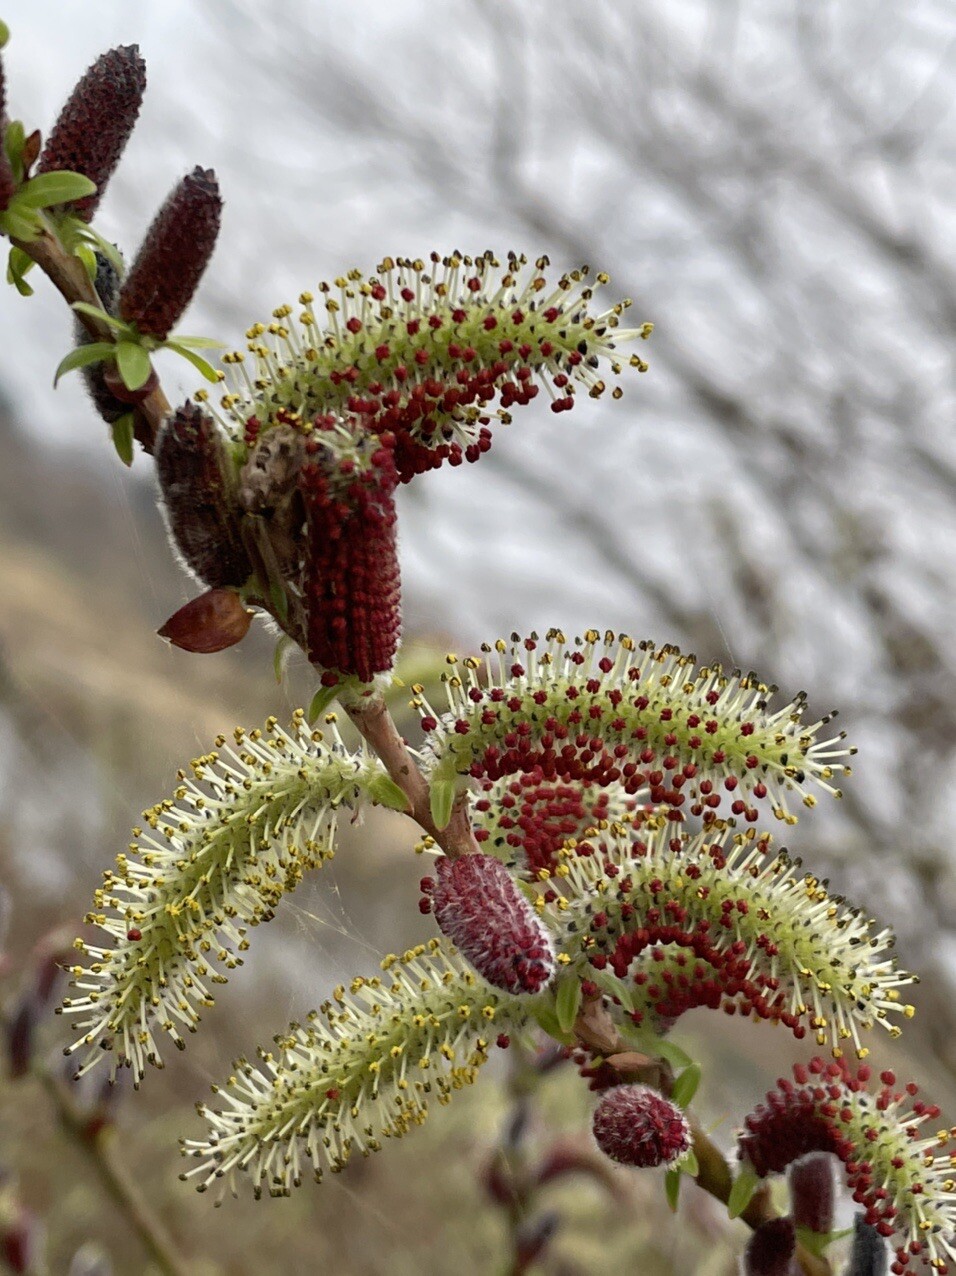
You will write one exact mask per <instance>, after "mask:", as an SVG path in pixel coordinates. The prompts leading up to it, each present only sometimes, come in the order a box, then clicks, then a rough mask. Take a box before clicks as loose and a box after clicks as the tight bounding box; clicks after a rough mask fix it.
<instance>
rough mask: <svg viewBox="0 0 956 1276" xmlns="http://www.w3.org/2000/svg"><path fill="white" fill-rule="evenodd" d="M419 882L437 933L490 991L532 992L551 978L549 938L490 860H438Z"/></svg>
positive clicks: (506, 876) (474, 857)
mask: <svg viewBox="0 0 956 1276" xmlns="http://www.w3.org/2000/svg"><path fill="white" fill-rule="evenodd" d="M436 873H437V877H438V880H437V882H436V881H434V880H433V879H432V878H430V877H426V878H423V879H422V890H423V892H424V893H425V894H426V895H428V896H430V899H431V907H432V909H433V911H434V913H435V920H436V921H437V922H438V925H439V928H440V929H441V931H442V933H443V934H445V935H447V936H448V938H449V939H450V940H451V941H452V943H454V944H455V945H456V947H457V948H458V949H460V951H461V952H462V954H463V955H464V956H465V957H466V958H467V960H468V961H469V962H471V964H472V966H474V968H475V970H477V971H478V973H479V974H480V975H483V976H484V978H485V979H487V981H488V983H490V984H491V985H493V987H495V988H502V989H504V991H505V992H510V993H522V992H524V993H536V992H539V991H540V990H541V989H542V988H543V987H544V985H545V984H546V983H547V982H548V981H549V980H550V978H551V976H552V975H553V974H554V968H555V959H554V949H553V947H552V945H551V939H550V936H549V935H548V932H547V931H546V930H545V928H544V926H543V925H542V923H541V921H540V919H539V918H538V916H537V915H536V914H535V912H534V909H533V908H532V907H531V905H530V904H529V903H528V901H527V900H526V899H525V897H524V896H523V895H522V893H521V891H520V890H519V889H518V887H517V885H516V884H515V881H514V879H513V878H512V876H511V874H510V873H509V872H508V870H507V869H506V868H505V866H504V865H503V864H502V863H501V861H500V860H497V859H495V858H494V856H492V855H463V856H462V857H461V858H460V859H456V860H451V859H444V858H443V859H439V860H438V862H437V865H436Z"/></svg>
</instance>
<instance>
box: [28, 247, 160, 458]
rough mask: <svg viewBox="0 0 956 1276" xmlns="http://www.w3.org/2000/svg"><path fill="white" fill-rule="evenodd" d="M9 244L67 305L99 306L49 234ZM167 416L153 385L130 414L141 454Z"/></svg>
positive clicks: (88, 320)
mask: <svg viewBox="0 0 956 1276" xmlns="http://www.w3.org/2000/svg"><path fill="white" fill-rule="evenodd" d="M10 242H11V243H12V244H13V245H14V246H15V247H17V248H20V249H22V250H23V252H25V253H26V254H27V256H28V257H30V258H31V259H32V260H33V261H35V262H36V264H37V265H38V266H39V267H40V269H41V270H42V271H43V273H44V274H45V275H46V277H47V278H48V279H49V280H50V282H51V283H52V284H53V285H54V287H56V288H57V289H59V291H60V292H61V293H62V294H63V296H64V297H65V298H66V300H67V302H69V304H70V305H72V304H73V303H74V302H75V301H85V302H86V303H87V304H88V305H90V306H99V305H100V299H99V297H98V296H97V293H96V289H95V288H94V287H93V283H92V281H91V280H90V277H89V275H88V274H87V273H86V267H85V266H84V265H83V263H82V262H81V261H80V259H79V258H78V257H73V256H71V254H70V253H68V252H67V251H66V249H65V248H64V247H63V245H62V244H61V243H60V241H59V240H58V239H57V237H56V235H55V234H54V233H53V231H52V230H48V229H47V230H44V231H43V233H42V234H41V235H40V236H39V237H38V238H37V239H31V240H22V239H11V241H10ZM75 313H76V314H77V318H78V319H79V320H80V322H81V323H82V324H83V326H84V328H86V330H87V332H88V333H89V334H90V336H91V337H93V339H94V340H96V341H112V340H113V338H114V334H113V332H112V331H111V329H110V328H109V327H108V325H107V324H105V323H103V322H102V321H101V320H99V319H97V318H96V317H95V315H88V314H82V313H79V312H75ZM169 412H170V406H169V400H168V399H167V398H166V396H165V394H164V393H163V389H162V386H161V385H159V383H158V382H157V384H156V386H155V388H154V389H153V390H151V391H150V392H149V394H147V395H146V397H145V398H144V399H143V400H142V401H141V402H139V403H137V405H136V411H135V413H134V420H135V434H136V438H137V440H138V441H139V442H140V443H141V444H142V446H143V449H144V451H146V452H149V453H152V451H153V448H154V446H155V443H156V436H157V435H158V434H159V430H160V427H161V426H162V424H163V422H164V421H165V420H166V417H167V416H169Z"/></svg>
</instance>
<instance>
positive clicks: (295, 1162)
mask: <svg viewBox="0 0 956 1276" xmlns="http://www.w3.org/2000/svg"><path fill="white" fill-rule="evenodd" d="M382 969H383V970H384V971H385V972H387V974H388V977H389V978H388V980H387V981H385V980H382V979H379V978H372V979H365V978H357V979H353V980H352V982H351V984H350V985H349V989H348V992H346V990H345V988H344V987H339V988H337V989H336V990H335V992H334V993H333V995H332V999H331V1001H329V1002H326V1004H325V1005H324V1006H322V1008H321V1010H320V1011H319V1012H317V1013H313V1014H311V1015H309V1018H308V1021H307V1023H306V1024H305V1025H300V1024H292V1025H291V1027H290V1028H289V1030H288V1032H287V1033H286V1034H284V1035H283V1036H282V1037H277V1038H276V1046H277V1049H276V1050H275V1051H260V1052H259V1063H258V1065H255V1064H251V1063H249V1062H248V1061H246V1060H244V1059H240V1060H239V1061H238V1062H237V1063H236V1065H235V1069H234V1073H233V1076H232V1077H231V1078H230V1080H229V1082H228V1084H227V1085H226V1086H225V1087H223V1088H222V1089H221V1090H218V1089H217V1093H218V1094H219V1095H220V1098H221V1100H222V1103H223V1106H222V1107H221V1108H220V1109H218V1110H217V1109H213V1108H210V1107H207V1106H203V1107H202V1108H200V1114H201V1115H202V1116H203V1117H205V1119H206V1121H207V1123H208V1126H209V1133H208V1135H207V1137H206V1138H205V1139H190V1140H186V1141H185V1143H184V1145H183V1152H184V1155H187V1156H191V1157H196V1158H197V1159H198V1160H199V1164H198V1165H197V1166H196V1167H195V1168H193V1169H192V1170H190V1171H188V1172H187V1173H186V1174H184V1175H183V1176H182V1177H183V1178H187V1179H188V1178H193V1177H197V1178H198V1179H199V1187H200V1190H204V1189H205V1188H207V1187H210V1186H212V1184H213V1183H214V1182H216V1180H221V1181H222V1182H223V1184H224V1185H225V1186H227V1187H228V1188H230V1189H231V1190H232V1191H233V1192H235V1190H236V1178H237V1175H238V1174H239V1173H240V1172H243V1171H244V1172H245V1173H247V1174H248V1175H249V1176H250V1177H251V1179H252V1181H253V1184H254V1189H255V1194H256V1196H260V1195H261V1194H262V1192H263V1190H266V1191H268V1192H269V1193H270V1194H271V1195H273V1196H287V1195H288V1194H289V1192H290V1191H291V1189H292V1188H293V1187H298V1186H299V1184H300V1183H301V1181H302V1176H303V1172H304V1171H305V1168H306V1166H307V1165H308V1164H309V1163H311V1166H312V1168H313V1169H314V1173H315V1178H316V1179H317V1180H321V1178H322V1176H323V1172H324V1170H325V1169H326V1168H329V1169H331V1170H332V1171H337V1170H340V1169H341V1168H342V1166H343V1165H345V1163H346V1162H347V1161H348V1160H349V1158H350V1157H351V1156H352V1154H353V1153H355V1152H360V1153H362V1154H367V1153H369V1152H374V1151H378V1150H379V1148H380V1147H381V1145H382V1140H383V1139H388V1138H400V1137H401V1136H402V1135H404V1134H407V1133H408V1131H409V1130H410V1129H412V1128H413V1127H414V1126H416V1125H421V1124H422V1122H423V1121H424V1120H425V1118H426V1116H427V1115H428V1108H429V1102H430V1100H436V1101H437V1102H438V1103H439V1104H446V1103H448V1102H449V1101H450V1099H451V1097H452V1095H453V1094H454V1092H455V1091H456V1090H460V1089H462V1088H463V1087H464V1086H466V1085H470V1084H471V1083H472V1082H473V1081H474V1080H475V1077H476V1074H477V1071H478V1069H479V1068H480V1067H481V1065H482V1064H483V1063H484V1062H485V1061H486V1060H487V1057H488V1046H489V1042H488V1038H487V1033H488V1032H489V1031H490V1030H491V1028H492V1025H493V1024H495V1023H498V1024H503V1025H505V1026H507V1024H508V1020H509V1017H510V1016H511V1015H513V1014H517V1015H518V1016H521V1013H522V1012H521V1009H520V1006H521V1003H520V1001H516V1000H515V999H513V998H510V997H507V996H506V995H504V994H503V993H501V992H499V991H497V990H495V989H492V988H490V987H489V985H488V984H487V983H485V981H484V980H483V979H481V978H480V977H479V976H477V975H476V974H474V973H473V972H472V970H471V969H470V968H469V967H468V966H467V965H466V963H465V962H464V961H463V960H462V958H461V957H460V956H459V955H458V954H457V953H456V952H455V950H454V949H453V948H452V947H451V946H450V945H447V944H445V943H443V942H442V941H440V940H432V941H431V942H430V943H429V944H427V945H424V946H419V947H417V948H413V949H411V950H409V951H408V952H406V953H405V954H403V955H402V956H401V957H396V956H391V957H387V958H386V959H385V960H384V961H383V963H382Z"/></svg>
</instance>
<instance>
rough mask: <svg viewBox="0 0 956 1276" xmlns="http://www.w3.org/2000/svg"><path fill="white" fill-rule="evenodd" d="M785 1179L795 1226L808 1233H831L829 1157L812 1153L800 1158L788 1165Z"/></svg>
mask: <svg viewBox="0 0 956 1276" xmlns="http://www.w3.org/2000/svg"><path fill="white" fill-rule="evenodd" d="M788 1178H789V1181H790V1213H791V1215H792V1216H793V1221H794V1223H796V1225H797V1226H798V1227H809V1229H810V1231H811V1232H829V1231H832V1230H833V1204H834V1195H835V1191H836V1180H835V1178H834V1166H833V1158H832V1157H831V1156H830V1154H829V1153H828V1152H811V1153H810V1155H809V1156H804V1157H801V1158H800V1160H799V1161H794V1163H793V1164H792V1165H791V1166H790V1169H789V1172H788Z"/></svg>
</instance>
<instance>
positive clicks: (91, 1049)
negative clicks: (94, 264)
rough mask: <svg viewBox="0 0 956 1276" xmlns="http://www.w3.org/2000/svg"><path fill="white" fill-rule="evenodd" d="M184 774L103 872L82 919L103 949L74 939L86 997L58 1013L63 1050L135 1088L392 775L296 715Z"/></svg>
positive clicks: (77, 983)
mask: <svg viewBox="0 0 956 1276" xmlns="http://www.w3.org/2000/svg"><path fill="white" fill-rule="evenodd" d="M190 768H191V773H190V774H188V775H187V774H186V772H180V774H179V786H178V787H177V789H176V791H175V793H174V794H173V797H172V798H169V799H166V800H165V801H163V802H160V803H159V804H158V805H157V806H154V807H152V808H151V809H150V810H148V811H146V812H144V816H143V818H144V822H145V825H146V828H145V829H143V828H136V829H134V830H133V834H134V839H135V840H134V841H133V842H131V844H130V847H129V851H128V853H126V854H122V855H119V856H117V859H116V867H115V869H111V870H108V871H107V872H106V873H105V874H104V881H103V886H102V887H101V888H100V889H99V890H98V891H97V892H96V896H95V899H94V906H93V911H92V912H91V913H90V914H89V915H88V916H87V918H86V920H87V922H88V923H89V924H90V925H92V926H95V927H97V928H98V929H99V930H100V931H101V932H102V933H103V934H104V935H105V936H106V939H105V941H103V942H101V943H99V944H94V943H91V942H88V941H86V940H82V939H80V940H77V941H76V948H77V949H78V950H79V951H80V952H82V953H84V954H86V956H87V957H88V958H89V959H90V961H89V964H88V965H86V966H76V967H74V968H73V972H72V973H73V976H74V981H73V986H74V987H75V988H76V989H77V990H78V995H77V996H75V997H71V998H69V999H68V1000H67V1001H66V1002H65V1003H64V1007H65V1010H66V1012H67V1013H69V1014H70V1015H71V1016H73V1017H75V1023H74V1026H75V1027H77V1028H80V1029H81V1030H82V1034H83V1035H82V1036H81V1037H80V1038H79V1040H78V1041H76V1042H75V1043H74V1044H73V1045H72V1046H71V1047H70V1048H69V1050H68V1051H67V1053H72V1052H74V1051H77V1050H79V1051H82V1052H83V1057H82V1061H81V1066H80V1069H79V1073H80V1074H82V1073H84V1072H86V1071H88V1070H89V1069H90V1068H92V1067H93V1066H94V1065H95V1064H96V1063H97V1061H98V1060H100V1059H102V1058H104V1056H106V1057H108V1058H109V1061H110V1068H111V1071H112V1072H115V1070H116V1068H117V1067H118V1066H120V1065H123V1064H125V1065H126V1066H128V1067H130V1068H132V1070H133V1076H134V1078H135V1080H136V1082H138V1081H140V1080H141V1079H142V1077H143V1075H144V1073H145V1069H146V1065H147V1063H150V1064H154V1065H156V1066H157V1067H161V1066H162V1064H161V1060H160V1051H159V1046H158V1044H157V1032H158V1031H160V1030H161V1031H163V1032H165V1033H168V1034H169V1036H170V1037H171V1038H172V1040H173V1042H174V1043H175V1044H176V1046H177V1047H179V1048H180V1049H183V1048H184V1045H185V1043H184V1041H183V1038H182V1035H181V1034H182V1030H183V1029H186V1030H188V1031H190V1032H194V1031H195V1029H196V1025H197V1024H198V1023H199V1019H200V1011H201V1010H202V1009H204V1008H207V1007H210V1006H212V1005H213V997H212V995H211V992H210V987H209V985H212V984H220V983H225V982H226V977H225V975H223V974H221V973H218V972H217V971H216V969H215V966H216V965H218V966H219V967H220V968H222V969H225V970H231V969H233V968H234V967H236V966H238V965H240V964H241V962H242V958H241V956H240V954H241V953H243V952H245V950H246V949H247V948H248V946H249V940H248V938H247V931H248V929H249V927H251V926H256V925H258V924H259V923H260V922H263V921H268V920H269V919H270V918H271V917H272V915H273V910H274V909H275V907H276V905H277V904H278V902H279V900H280V898H281V897H282V896H283V895H284V894H285V893H287V892H288V891H291V890H294V889H295V887H296V886H297V885H298V883H299V881H300V880H301V878H302V876H303V874H304V873H305V872H307V871H308V870H309V869H312V868H317V867H319V866H320V865H321V864H322V863H323V862H324V861H325V860H327V859H329V858H331V856H332V854H333V849H334V831H335V814H336V811H337V810H338V808H339V807H341V806H343V805H349V806H355V805H356V804H357V803H358V802H359V800H360V798H361V797H362V795H363V793H364V792H366V791H367V790H369V789H370V788H374V785H375V781H376V779H377V778H378V777H381V776H382V775H383V774H384V772H383V769H382V767H381V764H380V763H379V762H378V761H377V760H374V759H372V758H371V757H370V756H369V755H368V754H365V753H358V754H356V755H351V754H349V753H348V752H346V750H345V747H344V745H343V744H342V742H341V740H340V739H339V737H338V733H337V730H336V727H335V723H334V721H332V722H330V723H329V726H328V729H327V731H326V732H325V733H323V732H321V731H310V730H309V729H308V728H307V726H306V725H305V722H304V715H303V714H302V711H301V710H299V711H297V713H296V716H295V717H294V718H293V722H292V727H291V730H290V731H285V730H283V729H282V728H281V727H280V726H279V725H278V723H277V721H276V719H274V718H270V719H269V721H268V722H267V723H266V729H265V731H264V732H263V731H260V730H258V729H257V730H255V731H251V732H245V731H243V730H242V729H241V728H237V729H236V732H235V745H234V747H232V748H227V747H226V741H225V738H224V737H220V738H219V739H218V740H217V741H216V747H215V750H214V751H213V752H211V753H208V754H205V755H204V756H202V757H199V758H196V759H194V761H193V762H192V763H191V764H190ZM213 963H214V964H213Z"/></svg>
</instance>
